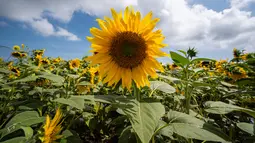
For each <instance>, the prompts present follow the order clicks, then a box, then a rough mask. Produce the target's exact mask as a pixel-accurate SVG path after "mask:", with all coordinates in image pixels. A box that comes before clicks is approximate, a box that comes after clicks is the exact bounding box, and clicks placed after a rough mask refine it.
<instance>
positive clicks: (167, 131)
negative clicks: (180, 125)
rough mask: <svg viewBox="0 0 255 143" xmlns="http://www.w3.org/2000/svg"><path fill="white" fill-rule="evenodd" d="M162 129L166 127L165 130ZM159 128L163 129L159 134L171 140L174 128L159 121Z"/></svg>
mask: <svg viewBox="0 0 255 143" xmlns="http://www.w3.org/2000/svg"><path fill="white" fill-rule="evenodd" d="M162 127H164V128H162ZM159 128H162V129H160V130H159V134H161V135H163V136H166V137H169V138H172V135H173V134H174V131H173V127H172V126H168V124H167V123H166V122H164V121H162V120H159V126H158V129H159Z"/></svg>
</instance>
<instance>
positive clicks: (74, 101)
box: [53, 96, 85, 110]
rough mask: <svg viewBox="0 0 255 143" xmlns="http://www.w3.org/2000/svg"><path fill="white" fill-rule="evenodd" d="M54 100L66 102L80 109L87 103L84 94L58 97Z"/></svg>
mask: <svg viewBox="0 0 255 143" xmlns="http://www.w3.org/2000/svg"><path fill="white" fill-rule="evenodd" d="M53 101H54V102H58V103H62V104H66V105H69V106H72V107H75V108H77V109H80V110H82V109H83V108H84V104H85V101H84V98H83V97H82V96H71V97H70V98H57V99H55V100H53Z"/></svg>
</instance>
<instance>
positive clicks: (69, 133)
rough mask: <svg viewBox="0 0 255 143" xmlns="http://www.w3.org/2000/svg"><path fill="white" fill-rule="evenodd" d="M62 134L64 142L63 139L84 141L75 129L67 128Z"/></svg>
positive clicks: (68, 142)
mask: <svg viewBox="0 0 255 143" xmlns="http://www.w3.org/2000/svg"><path fill="white" fill-rule="evenodd" d="M62 135H63V138H62V139H61V142H63V141H62V140H65V141H64V142H65V143H82V140H81V139H80V137H79V135H78V134H77V133H76V132H75V131H73V130H65V131H63V133H62Z"/></svg>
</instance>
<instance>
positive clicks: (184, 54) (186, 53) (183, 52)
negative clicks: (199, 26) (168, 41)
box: [178, 50, 187, 56]
mask: <svg viewBox="0 0 255 143" xmlns="http://www.w3.org/2000/svg"><path fill="white" fill-rule="evenodd" d="M178 51H179V52H181V53H183V54H184V55H185V56H187V53H186V52H185V51H183V50H178Z"/></svg>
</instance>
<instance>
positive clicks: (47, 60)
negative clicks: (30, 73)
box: [40, 58, 50, 65]
mask: <svg viewBox="0 0 255 143" xmlns="http://www.w3.org/2000/svg"><path fill="white" fill-rule="evenodd" d="M40 63H42V64H44V65H48V64H50V60H49V59H48V58H43V59H41V60H40Z"/></svg>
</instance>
